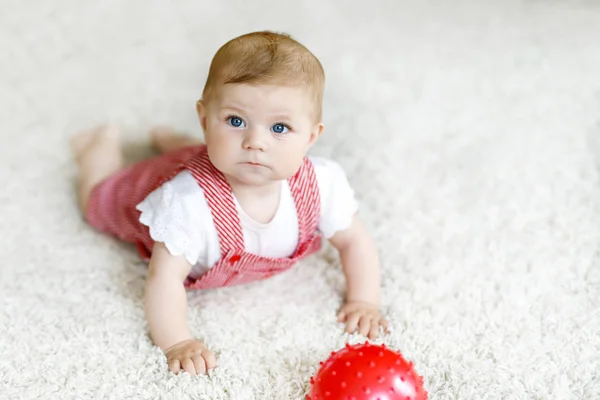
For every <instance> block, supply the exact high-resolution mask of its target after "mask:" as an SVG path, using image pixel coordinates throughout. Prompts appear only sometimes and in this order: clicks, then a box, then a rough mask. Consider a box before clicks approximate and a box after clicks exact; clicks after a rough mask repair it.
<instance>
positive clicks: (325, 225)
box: [310, 157, 358, 239]
mask: <svg viewBox="0 0 600 400" xmlns="http://www.w3.org/2000/svg"><path fill="white" fill-rule="evenodd" d="M310 160H311V162H312V163H313V166H314V168H315V175H316V177H317V183H318V185H319V194H320V197H321V218H320V220H319V230H320V231H321V233H323V236H325V238H327V239H329V238H331V237H332V236H333V235H334V234H335V233H336V232H338V231H342V230H345V229H347V228H349V227H350V224H351V223H352V218H353V217H354V214H356V212H357V211H358V202H357V201H356V198H355V195H354V190H353V189H352V187H351V186H350V183H349V182H348V178H347V176H346V172H345V171H344V170H343V169H342V167H341V166H340V165H339V164H338V163H336V162H334V161H331V160H328V159H326V158H321V157H310Z"/></svg>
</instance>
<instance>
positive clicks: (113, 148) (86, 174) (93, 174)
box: [71, 126, 123, 214]
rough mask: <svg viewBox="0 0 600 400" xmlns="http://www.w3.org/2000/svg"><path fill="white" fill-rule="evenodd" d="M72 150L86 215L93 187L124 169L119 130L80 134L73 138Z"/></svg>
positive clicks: (80, 199) (97, 130)
mask: <svg viewBox="0 0 600 400" xmlns="http://www.w3.org/2000/svg"><path fill="white" fill-rule="evenodd" d="M71 149H72V151H73V155H74V157H75V161H76V162H77V164H78V166H79V178H78V187H77V195H78V198H79V208H80V209H81V212H82V213H84V214H85V211H86V208H87V204H88V201H89V198H90V193H91V191H92V189H93V188H94V186H96V185H97V184H98V183H100V182H101V181H103V180H104V179H106V178H108V177H109V176H111V175H112V174H114V173H115V172H117V171H118V170H120V169H121V168H122V167H123V154H122V151H121V144H120V141H119V131H118V130H117V129H116V128H115V127H112V126H102V127H99V128H96V129H94V130H91V131H88V132H83V133H80V134H78V135H76V136H74V137H73V138H72V139H71Z"/></svg>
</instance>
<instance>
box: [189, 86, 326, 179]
mask: <svg viewBox="0 0 600 400" xmlns="http://www.w3.org/2000/svg"><path fill="white" fill-rule="evenodd" d="M198 115H199V117H200V121H201V123H202V127H203V129H204V136H205V140H206V145H207V149H208V155H209V157H210V160H211V162H212V163H213V165H214V166H215V167H216V168H217V169H219V170H220V171H221V172H222V173H223V174H224V175H225V176H226V177H227V179H228V180H229V181H230V183H232V184H233V183H237V184H243V185H252V186H263V185H268V184H269V183H273V182H275V181H280V180H284V179H287V178H289V177H290V176H292V175H294V174H295V173H296V171H297V170H298V168H299V167H300V165H301V163H302V159H303V157H304V156H305V155H306V152H307V151H308V149H309V148H310V146H311V145H312V144H313V143H314V142H315V140H316V139H317V138H318V137H319V135H320V134H321V131H322V127H323V126H322V124H321V123H315V121H314V118H313V104H311V97H310V96H309V94H308V92H307V91H306V90H305V89H302V88H299V87H286V86H275V85H263V84H245V83H244V84H235V85H234V84H228V85H224V87H223V88H221V89H220V92H219V95H218V96H215V98H214V99H211V100H210V101H209V102H208V104H204V103H202V102H200V103H199V105H198Z"/></svg>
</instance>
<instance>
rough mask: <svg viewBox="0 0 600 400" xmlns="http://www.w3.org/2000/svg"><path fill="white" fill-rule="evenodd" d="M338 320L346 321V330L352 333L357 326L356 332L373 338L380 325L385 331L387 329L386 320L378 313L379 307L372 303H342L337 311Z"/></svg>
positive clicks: (375, 336)
mask: <svg viewBox="0 0 600 400" xmlns="http://www.w3.org/2000/svg"><path fill="white" fill-rule="evenodd" d="M337 317H338V322H345V323H346V332H348V333H354V331H356V328H358V333H360V334H361V335H363V336H367V334H368V337H369V339H371V340H373V339H376V338H377V335H378V334H379V327H380V326H381V327H382V328H383V329H384V330H385V331H387V330H388V322H387V320H386V319H385V318H383V317H382V316H381V314H380V313H379V309H378V308H377V307H375V306H374V305H372V304H369V303H362V302H349V303H346V304H344V306H343V307H342V309H341V310H340V311H339V312H338V315H337Z"/></svg>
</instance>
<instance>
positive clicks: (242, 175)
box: [225, 167, 291, 187]
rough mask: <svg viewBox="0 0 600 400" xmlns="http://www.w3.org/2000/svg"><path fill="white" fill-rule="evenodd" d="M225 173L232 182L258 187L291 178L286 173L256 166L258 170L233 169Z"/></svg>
mask: <svg viewBox="0 0 600 400" xmlns="http://www.w3.org/2000/svg"><path fill="white" fill-rule="evenodd" d="M225 175H226V176H227V179H228V180H229V181H230V183H235V184H241V185H245V186H256V187H263V186H267V185H270V184H274V183H277V182H281V181H283V180H286V179H287V178H289V176H286V174H281V173H277V171H273V170H271V169H269V168H266V167H256V170H252V169H250V170H245V171H244V170H242V171H232V173H229V174H227V173H226V174H225ZM290 176H291V175H290Z"/></svg>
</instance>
